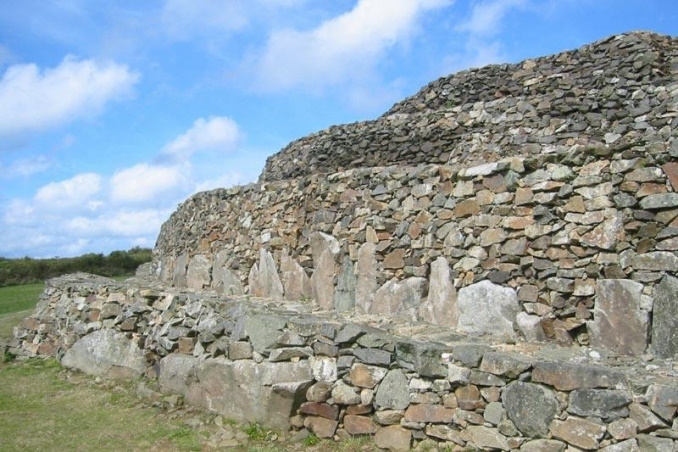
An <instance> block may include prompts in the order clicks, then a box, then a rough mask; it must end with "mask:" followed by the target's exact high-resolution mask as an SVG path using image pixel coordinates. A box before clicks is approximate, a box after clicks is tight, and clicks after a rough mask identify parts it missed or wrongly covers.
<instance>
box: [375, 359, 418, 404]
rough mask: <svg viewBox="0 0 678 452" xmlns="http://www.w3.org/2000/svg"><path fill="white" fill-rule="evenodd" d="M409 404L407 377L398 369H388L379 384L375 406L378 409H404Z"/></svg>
mask: <svg viewBox="0 0 678 452" xmlns="http://www.w3.org/2000/svg"><path fill="white" fill-rule="evenodd" d="M409 404H410V391H409V388H408V382H407V377H406V376H405V374H404V373H403V372H402V371H401V370H400V369H394V370H391V371H389V373H387V374H386V376H385V377H384V379H383V380H382V381H381V383H380V384H379V389H377V395H376V398H375V406H376V407H377V409H380V410H388V409H391V410H404V409H405V408H407V407H408V405H409Z"/></svg>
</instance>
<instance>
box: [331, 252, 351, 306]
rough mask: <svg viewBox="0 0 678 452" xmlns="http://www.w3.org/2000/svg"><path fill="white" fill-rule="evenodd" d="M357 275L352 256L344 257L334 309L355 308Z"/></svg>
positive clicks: (335, 294)
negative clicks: (354, 270)
mask: <svg viewBox="0 0 678 452" xmlns="http://www.w3.org/2000/svg"><path fill="white" fill-rule="evenodd" d="M355 290H356V277H355V273H354V272H353V262H351V258H350V256H345V257H344V263H343V264H342V266H341V274H340V275H339V279H338V281H337V290H336V291H335V293H334V309H335V310H337V311H338V312H352V311H353V310H354V308H355Z"/></svg>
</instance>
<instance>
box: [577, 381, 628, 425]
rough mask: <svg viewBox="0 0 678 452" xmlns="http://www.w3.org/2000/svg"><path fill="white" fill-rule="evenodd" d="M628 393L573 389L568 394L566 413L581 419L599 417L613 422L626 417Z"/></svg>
mask: <svg viewBox="0 0 678 452" xmlns="http://www.w3.org/2000/svg"><path fill="white" fill-rule="evenodd" d="M632 400H633V398H632V396H631V394H630V393H628V392H626V391H619V390H612V389H575V390H574V391H572V392H571V393H570V399H569V404H568V407H567V411H568V412H569V413H572V414H576V415H578V416H582V417H599V418H601V419H603V420H606V421H613V420H615V419H619V418H621V417H626V416H627V415H628V413H629V410H628V408H627V406H628V405H629V404H630V403H631V401H632Z"/></svg>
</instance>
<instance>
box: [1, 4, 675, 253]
mask: <svg viewBox="0 0 678 452" xmlns="http://www.w3.org/2000/svg"><path fill="white" fill-rule="evenodd" d="M631 30H651V31H655V32H659V33H665V34H672V35H678V2H676V1H675V0H643V1H640V0H456V1H455V0H332V1H327V0H144V1H139V0H115V1H114V0H98V1H92V0H21V1H16V0H0V231H1V232H2V233H1V234H0V256H4V257H23V256H30V257H54V256H62V257H65V256H74V255H79V254H82V253H85V252H96V253H100V252H101V253H108V252H110V251H113V250H118V249H129V248H131V247H133V246H137V245H139V246H147V247H152V246H153V245H154V243H155V239H156V237H157V234H158V231H159V228H160V225H161V224H162V222H163V221H165V220H166V219H167V218H168V217H169V215H170V214H171V213H172V212H173V211H174V210H175V209H176V207H177V205H178V204H179V203H181V202H182V201H183V200H185V199H186V198H187V197H188V196H190V195H191V194H193V193H195V192H196V191H201V190H206V189H212V188H216V187H228V186H231V185H233V184H243V183H248V182H252V181H254V180H256V178H257V176H258V175H259V173H260V172H261V169H262V168H263V165H264V162H265V160H266V157H267V156H269V155H271V154H273V153H275V152H277V151H278V150H280V149H281V148H282V147H284V146H285V145H286V144H287V143H288V142H290V141H291V140H294V139H295V138H299V137H301V136H304V135H307V134H309V133H312V132H315V131H318V130H321V129H324V128H326V127H329V126H330V125H332V124H338V123H346V122H353V121H359V120H364V119H370V118H374V117H376V116H379V115H380V114H381V113H383V112H384V111H386V110H387V109H388V108H389V107H390V106H391V105H392V104H393V103H395V102H397V101H398V100H400V99H402V98H404V97H406V96H408V95H412V94H414V93H415V92H416V91H418V90H419V88H420V87H422V86H423V85H425V84H426V83H428V82H429V81H432V80H434V79H435V78H437V77H440V76H443V75H447V74H449V73H452V72H456V71H459V70H462V69H466V68H469V67H477V66H482V65H485V64H489V63H498V62H517V61H520V60H523V59H525V58H530V57H536V56H542V55H547V54H552V53H557V52H560V51H563V50H568V49H573V48H577V47H579V46H581V45H583V44H586V43H588V42H591V41H594V40H597V39H600V38H603V37H606V36H608V35H611V34H616V33H621V32H625V31H631Z"/></svg>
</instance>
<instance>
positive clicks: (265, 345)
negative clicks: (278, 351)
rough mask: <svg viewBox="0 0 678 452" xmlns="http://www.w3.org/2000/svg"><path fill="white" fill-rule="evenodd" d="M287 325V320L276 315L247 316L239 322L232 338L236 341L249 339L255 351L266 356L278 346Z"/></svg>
mask: <svg viewBox="0 0 678 452" xmlns="http://www.w3.org/2000/svg"><path fill="white" fill-rule="evenodd" d="M286 325H287V319H284V318H282V317H279V316H276V315H272V314H271V315H264V314H247V315H244V316H242V317H241V318H240V319H239V320H238V323H237V324H236V327H235V330H234V332H233V335H232V336H233V338H234V339H244V338H246V337H249V338H250V342H251V343H252V348H253V349H254V351H255V352H257V353H261V354H264V353H268V351H269V350H271V349H273V348H275V347H276V346H277V344H278V338H279V337H280V333H281V332H282V329H283V328H285V326H286Z"/></svg>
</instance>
